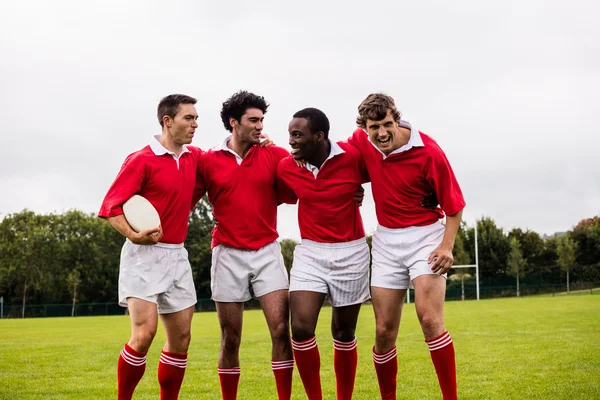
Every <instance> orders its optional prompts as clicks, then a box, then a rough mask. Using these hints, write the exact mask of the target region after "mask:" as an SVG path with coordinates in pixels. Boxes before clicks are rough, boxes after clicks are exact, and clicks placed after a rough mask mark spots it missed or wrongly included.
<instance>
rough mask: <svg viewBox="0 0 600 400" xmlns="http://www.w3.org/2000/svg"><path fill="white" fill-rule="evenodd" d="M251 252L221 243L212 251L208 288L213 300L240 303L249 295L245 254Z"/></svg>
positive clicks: (248, 278)
mask: <svg viewBox="0 0 600 400" xmlns="http://www.w3.org/2000/svg"><path fill="white" fill-rule="evenodd" d="M250 253H251V252H247V251H242V250H239V249H234V248H233V247H227V246H223V245H219V246H216V247H215V248H214V249H213V251H212V265H211V268H210V288H211V293H212V296H211V297H212V299H213V300H214V301H215V302H225V303H228V302H233V303H242V302H244V301H248V300H250V299H251V298H252V296H250V271H249V269H248V267H247V264H246V262H247V260H246V259H245V258H246V257H245V256H246V255H248V254H250Z"/></svg>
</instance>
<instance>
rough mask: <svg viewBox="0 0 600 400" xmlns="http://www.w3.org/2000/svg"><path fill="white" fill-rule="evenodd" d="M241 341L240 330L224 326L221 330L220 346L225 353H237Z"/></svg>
mask: <svg viewBox="0 0 600 400" xmlns="http://www.w3.org/2000/svg"><path fill="white" fill-rule="evenodd" d="M241 341H242V332H241V331H239V330H237V329H228V328H227V327H224V328H223V329H222V330H221V347H222V349H223V352H224V353H225V354H230V355H232V354H237V353H238V351H239V349H240V343H241Z"/></svg>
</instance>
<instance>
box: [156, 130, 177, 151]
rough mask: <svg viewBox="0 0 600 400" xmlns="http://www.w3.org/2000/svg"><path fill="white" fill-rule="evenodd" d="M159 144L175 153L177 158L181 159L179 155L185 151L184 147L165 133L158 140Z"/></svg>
mask: <svg viewBox="0 0 600 400" xmlns="http://www.w3.org/2000/svg"><path fill="white" fill-rule="evenodd" d="M158 142H159V143H160V144H162V146H163V147H164V148H165V149H167V150H169V151H172V152H173V153H175V155H177V157H179V155H180V154H181V152H182V151H183V145H181V144H178V143H175V142H174V141H173V140H172V138H171V137H169V135H168V134H167V133H166V132H163V133H162V135H160V137H159V138H158Z"/></svg>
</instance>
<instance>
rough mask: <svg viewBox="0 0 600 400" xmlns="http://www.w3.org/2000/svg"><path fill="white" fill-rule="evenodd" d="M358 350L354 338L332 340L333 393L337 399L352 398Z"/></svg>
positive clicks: (347, 399)
mask: <svg viewBox="0 0 600 400" xmlns="http://www.w3.org/2000/svg"><path fill="white" fill-rule="evenodd" d="M357 363H358V350H357V349H356V338H354V340H353V341H351V342H340V341H339V340H335V339H334V340H333V369H334V370H335V393H336V396H337V400H352V392H354V380H355V378H356V365H357Z"/></svg>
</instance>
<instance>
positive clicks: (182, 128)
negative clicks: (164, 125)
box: [170, 104, 198, 145]
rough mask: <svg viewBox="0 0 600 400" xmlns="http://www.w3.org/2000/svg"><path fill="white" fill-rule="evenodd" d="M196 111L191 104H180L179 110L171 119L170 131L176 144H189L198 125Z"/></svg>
mask: <svg viewBox="0 0 600 400" xmlns="http://www.w3.org/2000/svg"><path fill="white" fill-rule="evenodd" d="M197 119H198V113H197V112H196V107H194V105H193V104H180V105H179V110H178V111H177V114H175V117H174V118H173V119H172V120H171V126H170V132H171V136H172V138H173V141H174V142H175V143H177V144H178V145H184V144H190V143H192V139H193V138H194V133H195V132H196V128H197V127H198V123H197V122H196V120H197Z"/></svg>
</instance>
